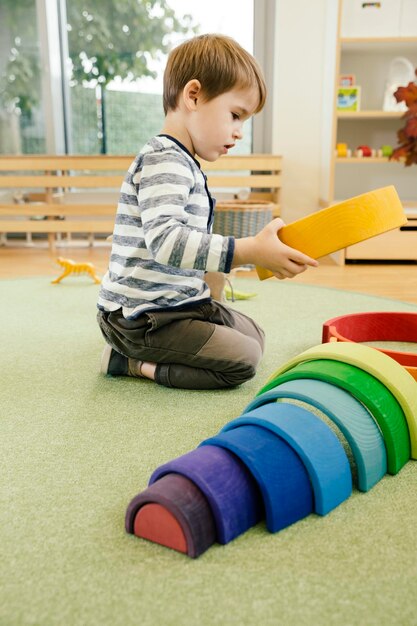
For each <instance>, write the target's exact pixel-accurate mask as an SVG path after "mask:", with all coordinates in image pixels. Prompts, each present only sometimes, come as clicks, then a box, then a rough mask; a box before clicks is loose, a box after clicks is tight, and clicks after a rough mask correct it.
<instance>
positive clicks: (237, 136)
mask: <svg viewBox="0 0 417 626" xmlns="http://www.w3.org/2000/svg"><path fill="white" fill-rule="evenodd" d="M233 136H234V138H235V139H242V137H243V130H242V128H236V129H235V131H234V133H233Z"/></svg>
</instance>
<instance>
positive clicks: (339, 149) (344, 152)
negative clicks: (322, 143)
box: [335, 143, 352, 159]
mask: <svg viewBox="0 0 417 626" xmlns="http://www.w3.org/2000/svg"><path fill="white" fill-rule="evenodd" d="M335 155H336V156H337V157H338V158H339V159H341V158H350V157H351V156H352V150H350V149H349V148H348V145H347V143H337V144H336V151H335Z"/></svg>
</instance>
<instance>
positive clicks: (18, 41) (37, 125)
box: [0, 0, 45, 154]
mask: <svg viewBox="0 0 417 626" xmlns="http://www.w3.org/2000/svg"><path fill="white" fill-rule="evenodd" d="M39 39H40V37H39V32H38V22H37V13H36V0H2V2H1V3H0V152H1V153H3V154H7V153H19V152H25V153H39V152H45V124H44V107H43V98H42V89H41V72H40V67H41V64H40V49H39Z"/></svg>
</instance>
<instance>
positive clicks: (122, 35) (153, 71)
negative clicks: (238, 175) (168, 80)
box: [66, 0, 253, 154]
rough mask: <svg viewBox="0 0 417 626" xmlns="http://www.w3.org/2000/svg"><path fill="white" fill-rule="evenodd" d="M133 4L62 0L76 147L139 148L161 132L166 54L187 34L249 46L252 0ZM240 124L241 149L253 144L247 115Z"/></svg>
mask: <svg viewBox="0 0 417 626" xmlns="http://www.w3.org/2000/svg"><path fill="white" fill-rule="evenodd" d="M87 6H89V7H91V8H90V9H87V8H83V7H87ZM132 6H134V7H135V10H134V11H132V10H130V12H129V13H128V14H126V13H125V12H124V9H123V7H122V6H119V5H118V4H117V2H116V0H100V2H98V0H97V1H96V2H92V1H91V0H90V2H89V3H87V2H85V0H67V3H66V11H67V23H68V26H67V30H68V42H69V56H70V58H71V62H70V65H71V69H72V77H71V79H70V102H71V110H70V119H71V128H70V132H69V136H70V143H71V150H72V151H73V152H75V153H94V152H104V153H106V152H108V153H112V154H129V153H137V152H138V151H139V149H140V148H141V146H142V145H143V144H144V143H145V142H146V141H147V139H149V137H151V136H152V135H153V134H156V133H158V132H160V130H161V128H162V125H163V119H164V115H163V110H162V98H161V95H162V77H163V70H164V66H165V61H166V57H167V53H168V51H169V49H171V47H173V46H174V45H176V44H178V43H180V42H181V41H182V40H184V39H185V38H187V37H190V36H193V35H194V34H196V33H198V34H200V33H205V32H219V33H224V34H228V35H230V36H232V37H234V38H236V39H237V40H238V41H239V42H240V43H241V44H242V45H243V46H244V47H245V48H246V49H248V50H249V51H250V52H252V51H253V0H228V2H224V1H223V0H211V2H210V4H209V5H208V4H206V3H197V2H195V0H169V1H168V2H166V3H165V2H161V3H159V9H158V10H156V9H155V7H153V8H152V6H151V3H141V2H138V3H137V4H133V5H132ZM132 6H131V9H132ZM146 7H147V8H146ZM245 130H246V133H245V135H246V140H244V141H242V142H240V143H241V145H240V146H239V148H240V152H250V151H251V122H249V123H248V124H247V128H246V129H245Z"/></svg>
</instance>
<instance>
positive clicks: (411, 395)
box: [267, 341, 417, 459]
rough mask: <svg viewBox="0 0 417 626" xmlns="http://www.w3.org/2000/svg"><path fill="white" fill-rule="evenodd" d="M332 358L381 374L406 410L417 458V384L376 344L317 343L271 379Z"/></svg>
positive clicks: (413, 457) (376, 376) (276, 372)
mask: <svg viewBox="0 0 417 626" xmlns="http://www.w3.org/2000/svg"><path fill="white" fill-rule="evenodd" d="M316 359H330V360H334V361H342V362H343V363H349V364H350V365H354V366H356V367H359V368H360V369H362V370H364V371H365V372H368V374H371V375H372V376H374V377H375V378H377V379H378V380H379V381H381V383H382V384H383V385H385V387H387V389H389V391H390V392H391V393H392V395H393V396H394V397H395V398H396V400H397V401H398V403H399V404H400V406H401V408H402V410H403V411H404V415H405V418H406V420H407V424H408V430H409V433H410V442H411V458H412V459H417V384H416V381H415V380H414V378H413V377H412V376H411V374H409V373H408V372H407V370H406V369H405V368H404V367H402V365H400V364H399V363H397V361H394V359H392V358H391V357H389V356H387V355H386V354H383V353H382V352H380V351H379V350H376V349H375V348H370V347H369V346H364V345H362V344H360V343H345V342H343V343H340V342H333V341H332V342H330V343H324V344H320V345H318V346H313V347H312V348H309V349H308V350H305V351H304V352H302V353H301V354H298V355H297V356H296V357H294V358H293V359H291V360H290V361H288V362H287V363H285V364H284V365H283V366H282V367H280V368H278V369H277V370H276V371H275V372H274V373H273V374H272V376H271V377H270V378H269V379H268V381H267V382H270V381H272V380H273V379H274V378H277V376H279V375H280V374H283V373H284V372H286V371H287V370H289V369H291V368H292V367H294V366H295V365H298V363H303V362H305V361H314V360H316Z"/></svg>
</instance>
